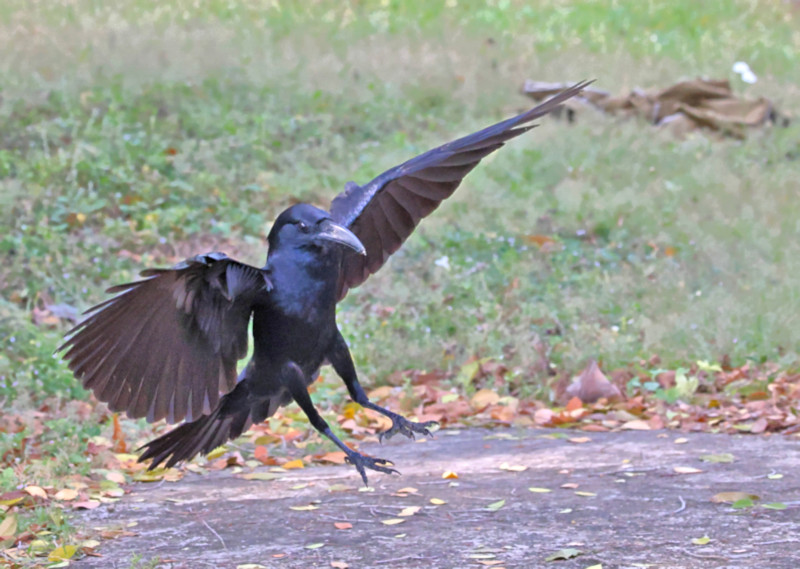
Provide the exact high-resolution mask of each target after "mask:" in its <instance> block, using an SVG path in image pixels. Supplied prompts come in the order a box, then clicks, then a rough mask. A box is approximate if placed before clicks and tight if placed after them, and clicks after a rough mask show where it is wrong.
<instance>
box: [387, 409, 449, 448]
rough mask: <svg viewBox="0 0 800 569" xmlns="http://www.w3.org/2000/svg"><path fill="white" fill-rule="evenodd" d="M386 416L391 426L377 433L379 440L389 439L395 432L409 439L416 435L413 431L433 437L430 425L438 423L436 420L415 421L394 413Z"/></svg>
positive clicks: (433, 425)
mask: <svg viewBox="0 0 800 569" xmlns="http://www.w3.org/2000/svg"><path fill="white" fill-rule="evenodd" d="M388 417H389V418H390V419H391V420H392V426H391V427H389V429H388V430H386V431H383V432H382V433H380V434H379V435H378V438H379V439H380V441H381V442H383V439H387V440H388V439H391V438H392V437H393V436H395V435H396V434H398V433H399V434H401V435H404V436H406V437H408V438H409V439H411V440H414V439H415V438H416V437H415V435H414V433H419V434H420V435H427V436H429V437H433V435H432V434H431V432H430V430H428V429H430V428H431V427H435V426H437V425H438V424H439V423H437V422H436V421H426V422H424V423H415V422H414V421H409V420H408V419H406V418H405V417H401V416H400V415H395V414H394V413H392V414H391V415H388Z"/></svg>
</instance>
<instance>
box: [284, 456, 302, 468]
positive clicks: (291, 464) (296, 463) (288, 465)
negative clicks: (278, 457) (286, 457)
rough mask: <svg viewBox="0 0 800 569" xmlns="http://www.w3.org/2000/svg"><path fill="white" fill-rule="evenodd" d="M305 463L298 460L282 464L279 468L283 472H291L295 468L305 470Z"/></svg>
mask: <svg viewBox="0 0 800 569" xmlns="http://www.w3.org/2000/svg"><path fill="white" fill-rule="evenodd" d="M305 466H306V465H305V463H304V462H303V461H302V460H300V459H299V458H297V459H295V460H290V461H289V462H287V463H285V464H282V465H281V467H282V468H284V469H285V470H293V469H295V468H305Z"/></svg>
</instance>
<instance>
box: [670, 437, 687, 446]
mask: <svg viewBox="0 0 800 569" xmlns="http://www.w3.org/2000/svg"><path fill="white" fill-rule="evenodd" d="M673 442H674V443H675V444H676V445H685V444H686V443H688V442H689V439H687V438H686V437H678V438H677V439H675V440H674V441H673Z"/></svg>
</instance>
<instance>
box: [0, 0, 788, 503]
mask: <svg viewBox="0 0 800 569" xmlns="http://www.w3.org/2000/svg"><path fill="white" fill-rule="evenodd" d="M798 22H800V8H798V5H797V3H796V2H787V1H784V2H781V1H763V2H760V1H752V0H751V1H743V0H740V1H727V2H696V1H694V0H675V1H671V2H660V1H641V0H618V1H612V0H608V1H590V0H584V1H571V2H568V1H564V0H542V1H539V2H523V1H513V0H494V1H486V2H477V1H463V0H447V1H446V2H427V1H421V0H419V1H418V0H414V1H409V2H405V1H404V2H400V1H396V2H395V1H391V2H390V1H360V2H356V1H352V2H340V1H335V2H334V1H317V2H302V3H301V2H282V1H278V0H273V1H268V0H251V1H244V2H231V1H222V0H211V1H191V2H190V1H180V2H161V1H151V0H132V1H129V2H124V3H118V2H100V1H96V0H70V1H67V0H63V1H30V0H25V1H23V0H7V1H5V2H4V3H3V5H2V7H0V51H2V53H3V54H4V57H3V58H2V60H0V88H1V89H2V91H0V96H1V97H2V99H1V100H0V125H1V126H0V255H1V256H2V262H1V263H0V289H1V290H2V299H1V300H0V345H2V346H3V351H2V354H0V401H2V402H3V409H4V413H12V412H18V413H25V412H26V411H29V410H36V409H40V408H41V406H42V405H47V406H48V407H47V408H48V409H50V410H52V409H57V408H58V409H67V411H64V412H63V417H59V418H58V419H52V420H50V421H49V422H48V423H47V429H48V433H49V434H47V435H46V436H48V437H50V438H51V442H52V443H53V444H52V449H51V450H50V451H49V452H52V453H53V454H54V455H56V456H57V457H58V461H57V464H59V465H61V467H63V469H64V471H69V470H70V469H75V468H79V467H81V466H80V465H81V464H85V460H84V461H83V462H82V458H81V457H82V448H83V447H82V445H84V444H85V441H86V440H87V438H88V437H90V436H94V435H96V434H97V433H98V432H99V427H97V426H96V424H95V422H94V421H93V420H84V421H83V422H80V421H76V420H75V417H74V416H73V415H70V413H69V410H68V409H69V407H68V405H64V402H66V401H69V400H71V399H74V398H80V399H86V398H88V395H87V394H86V393H85V392H84V391H83V390H82V389H81V388H80V387H79V386H78V385H77V383H76V381H75V380H74V379H73V378H72V376H71V374H70V373H69V372H68V371H67V370H66V367H65V366H64V365H63V363H62V362H61V361H60V360H59V358H58V357H57V356H54V355H53V351H54V350H55V348H56V347H57V346H58V345H59V344H60V342H61V339H62V336H63V333H64V332H65V331H66V330H67V329H68V328H69V327H70V325H71V323H70V321H69V318H68V316H70V315H71V314H75V313H76V311H82V310H84V309H86V308H88V307H89V306H91V305H93V304H95V303H97V302H99V301H101V300H102V299H104V298H105V294H104V292H103V291H104V289H105V288H106V287H108V286H110V285H112V284H117V283H121V282H127V281H129V280H131V279H133V278H135V276H136V274H137V273H138V271H140V270H141V269H143V268H146V267H150V266H165V265H170V264H172V263H174V262H176V261H178V260H180V259H182V258H184V257H187V256H191V255H194V254H197V253H201V252H206V251H210V250H223V251H225V252H227V253H228V254H229V255H232V256H237V257H238V258H240V259H241V260H243V261H246V262H249V263H253V264H261V263H263V260H264V258H265V253H266V251H265V244H264V238H265V235H266V234H267V232H268V231H269V224H270V222H271V220H272V219H273V218H274V216H275V215H276V214H277V213H278V212H279V211H281V210H282V209H283V208H284V207H285V206H286V205H287V204H289V203H290V202H292V201H295V200H304V201H311V202H313V203H316V204H318V205H322V206H326V205H327V204H328V203H329V201H330V200H331V199H332V198H333V196H334V195H336V193H338V192H339V191H340V190H341V189H342V188H343V187H344V184H345V182H346V181H348V180H351V179H352V180H355V181H356V182H360V183H363V182H365V181H368V180H369V179H371V177H372V176H374V175H376V174H378V173H380V172H382V171H383V170H385V169H387V168H389V167H391V166H393V165H395V164H398V163H400V162H402V161H404V160H406V159H407V158H409V157H411V156H413V155H415V154H417V153H420V152H422V151H424V150H427V149H428V148H430V147H432V146H434V145H438V144H440V143H443V142H445V141H448V140H450V139H452V138H454V137H456V136H459V135H462V134H466V133H469V132H472V131H473V130H476V129H477V128H480V127H483V126H486V125H487V124H490V123H492V122H494V121H496V120H500V119H502V118H504V117H507V116H509V115H511V114H512V113H515V112H518V111H521V110H522V109H524V108H526V107H528V106H530V105H531V104H532V103H531V101H529V100H527V99H526V98H524V97H523V96H522V95H521V94H520V87H521V85H522V83H523V81H524V80H525V79H535V80H546V81H559V82H575V81H578V80H581V79H585V78H595V79H597V83H596V85H597V86H598V87H600V88H603V89H607V90H609V91H611V92H613V93H623V92H627V91H628V90H630V89H632V88H634V87H651V86H657V87H664V86H667V85H669V84H672V83H674V82H676V81H678V80H680V79H683V78H693V77H696V76H698V75H703V76H708V77H712V78H720V79H730V80H731V81H732V84H733V86H734V89H735V91H736V92H738V93H741V94H743V95H745V96H747V97H757V96H766V97H768V98H770V99H771V100H772V101H773V102H774V103H775V104H776V106H777V107H778V108H780V109H781V110H782V111H784V112H786V113H788V114H790V115H791V114H793V113H796V112H797V110H798V103H797V102H798V101H800V88H799V87H798V85H797V69H798V67H799V66H800V61H798V54H799V53H800V27H798ZM739 60H741V61H746V62H747V63H748V64H749V65H750V67H751V68H752V69H753V70H754V71H755V73H756V74H757V75H758V77H759V80H758V81H757V82H756V83H755V84H752V85H748V84H745V83H743V82H742V81H741V80H740V79H739V77H738V76H737V75H736V74H734V73H733V72H732V71H731V67H732V65H733V63H734V62H736V61H739ZM798 134H800V127H798V125H797V124H796V123H793V124H790V126H789V127H787V128H766V129H763V130H758V131H753V132H751V133H750V135H749V136H748V137H747V138H746V139H745V140H732V139H729V140H720V139H718V138H717V137H714V136H710V135H706V134H704V133H696V134H693V135H690V136H689V137H688V138H686V139H683V140H679V139H676V138H674V137H672V136H671V135H669V134H668V133H662V132H659V131H656V130H654V129H653V128H652V127H651V126H649V125H648V124H646V123H644V122H642V121H637V120H619V119H614V118H611V117H607V116H600V115H598V114H593V113H585V114H583V115H582V116H581V117H580V120H579V121H578V122H576V123H574V124H567V123H566V122H565V121H563V120H557V119H554V118H551V117H549V118H547V119H545V120H543V121H542V126H541V127H540V128H538V129H536V130H535V131H533V132H531V133H530V134H528V135H526V136H524V137H522V138H521V139H518V140H515V141H514V142H513V143H512V144H510V145H509V146H508V147H506V148H504V149H503V150H502V151H501V152H498V153H497V154H496V155H493V156H492V157H491V158H490V159H489V160H487V161H485V162H484V163H483V164H481V166H480V167H479V168H478V169H476V171H475V172H474V173H472V174H471V175H470V176H469V177H468V178H467V179H466V181H465V183H464V184H463V186H462V188H461V189H459V191H458V192H457V194H456V196H455V197H454V198H453V199H452V200H450V201H448V202H447V203H446V204H444V205H443V206H442V207H441V208H440V210H439V211H437V212H436V214H435V215H433V216H432V217H431V218H429V219H428V220H426V222H424V223H423V225H422V227H421V229H420V230H418V231H417V232H416V233H415V234H414V236H413V237H412V238H411V239H410V240H409V242H408V243H407V244H406V246H405V247H404V248H403V249H402V250H401V251H400V252H398V253H397V254H396V255H395V256H394V258H393V259H392V261H391V263H390V264H389V265H388V266H387V267H385V268H384V269H383V271H382V272H381V273H380V274H378V275H376V276H374V277H372V278H371V279H370V281H369V282H368V283H367V284H366V285H364V286H363V287H361V288H360V289H358V290H356V291H353V292H352V293H351V294H350V295H349V297H348V298H347V299H346V301H345V302H344V303H343V304H342V305H341V307H340V311H339V322H340V326H341V327H342V329H343V332H344V334H345V336H346V337H347V338H348V340H349V341H350V342H351V345H352V350H353V354H354V356H355V358H356V360H357V365H358V367H359V369H360V373H361V375H362V377H363V378H364V380H365V383H367V384H368V385H371V386H375V385H380V384H382V383H383V382H385V381H386V379H387V377H388V376H390V375H391V374H392V373H393V372H395V371H398V370H406V369H429V370H430V369H442V370H445V371H447V372H448V373H450V374H452V377H454V378H457V377H458V372H459V370H460V369H461V368H462V367H463V366H464V365H465V363H466V362H468V361H470V359H471V358H475V357H478V358H492V359H497V360H502V361H503V362H504V363H505V365H507V366H508V367H509V369H510V372H509V375H508V382H507V385H506V386H505V387H503V389H505V390H507V391H508V392H510V393H514V394H515V395H517V396H522V397H530V396H536V397H540V398H542V399H544V400H550V399H551V398H552V397H553V391H552V389H551V388H552V383H553V381H554V378H557V377H564V376H569V375H573V374H575V373H577V372H578V371H580V369H582V368H583V366H584V365H585V364H586V362H587V360H589V359H590V358H595V359H598V360H600V361H601V362H602V364H603V366H604V368H606V369H613V368H616V367H624V366H631V365H633V366H640V367H644V368H647V367H648V366H650V365H652V366H653V367H656V366H657V367H659V368H668V369H675V368H676V367H677V366H681V365H685V364H687V362H688V363H691V362H694V361H696V360H698V359H702V360H707V361H710V362H719V361H722V360H723V359H726V361H730V362H731V363H732V364H733V365H741V364H742V363H744V362H746V361H748V360H754V361H756V362H763V361H773V362H777V363H778V364H779V365H780V366H781V367H782V368H784V369H789V368H796V367H797V366H798V348H800V326H798V314H800V292H799V290H800V289H799V288H798V286H797V275H800V240H798V235H800V199H798V197H799V196H798V176H797V172H798V169H797V168H798V166H797V165H798V162H797V160H798V157H799V156H800V146H799V144H798V140H799V139H800V138H799V137H798ZM542 242H546V243H547V244H549V246H546V247H540V246H539V245H540V244H541V243H542ZM792 275H794V276H792ZM653 355H658V356H659V359H660V362H659V363H656V360H653V359H652V356H653ZM648 362H652V363H648ZM553 374H555V375H553ZM330 386H331V387H330V388H329V389H327V390H326V393H327V394H329V395H330V397H332V398H335V397H338V398H340V399H339V400H341V398H343V397H344V395H345V394H344V390H343V389H340V388H339V387H337V386H338V384H337V383H336V381H335V380H331V383H330ZM458 388H459V389H466V390H469V389H470V388H471V386H470V385H468V384H467V385H461V384H459V385H458ZM333 394H338V395H333ZM326 401H327V400H326ZM334 401H336V399H334ZM50 412H52V411H50ZM84 419H85V418H84ZM104 428H105V427H104ZM28 434H29V433H27V434H26V432H25V431H24V430H23V431H22V432H16V433H12V432H6V433H0V442H2V449H0V451H2V450H3V449H15V448H17V447H18V446H19V442H20V440H21V439H22V438H24V437H25V436H27V435H28ZM15 445H16V446H15ZM15 456H17V458H16V459H15V460H17V463H20V461H23V462H24V460H25V457H24V452H23V453H22V455H19V454H18V455H15ZM31 468H33V467H31ZM85 468H88V466H86V467H85ZM0 472H2V473H3V474H2V477H0V483H2V484H3V486H4V487H6V488H10V487H14V486H15V485H16V484H18V483H19V480H22V479H23V478H25V477H28V478H30V477H31V476H33V475H32V474H31V471H30V470H28V471H25V470H24V469H22V468H21V467H20V468H11V467H7V468H6V470H4V471H0ZM37 472H38V471H37ZM51 474H52V472H51Z"/></svg>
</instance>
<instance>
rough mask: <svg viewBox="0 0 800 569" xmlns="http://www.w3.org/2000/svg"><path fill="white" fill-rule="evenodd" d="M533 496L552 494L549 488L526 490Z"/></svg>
mask: <svg viewBox="0 0 800 569" xmlns="http://www.w3.org/2000/svg"><path fill="white" fill-rule="evenodd" d="M528 490H530V491H531V492H533V493H534V494H547V493H548V492H552V490H550V488H528Z"/></svg>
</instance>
